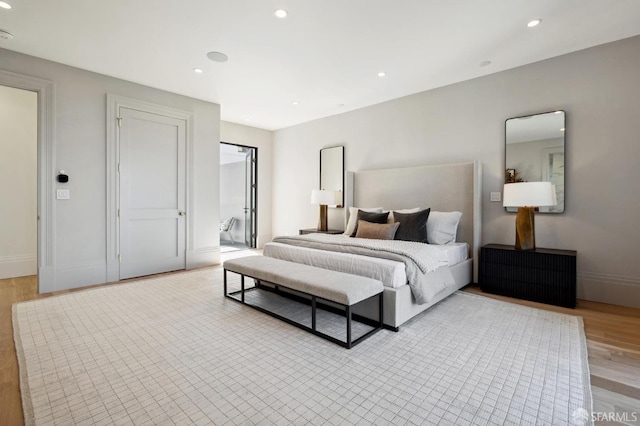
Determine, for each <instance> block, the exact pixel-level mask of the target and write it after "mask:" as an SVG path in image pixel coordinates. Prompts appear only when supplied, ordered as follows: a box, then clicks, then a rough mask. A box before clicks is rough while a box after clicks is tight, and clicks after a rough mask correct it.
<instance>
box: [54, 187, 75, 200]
mask: <svg viewBox="0 0 640 426" xmlns="http://www.w3.org/2000/svg"><path fill="white" fill-rule="evenodd" d="M56 198H57V199H58V200H68V199H69V198H71V191H70V190H69V189H58V190H57V191H56Z"/></svg>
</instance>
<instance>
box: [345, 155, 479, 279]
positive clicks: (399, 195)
mask: <svg viewBox="0 0 640 426" xmlns="http://www.w3.org/2000/svg"><path fill="white" fill-rule="evenodd" d="M481 167H482V165H481V163H480V162H478V161H475V162H473V163H459V164H444V165H433V166H420V167H407V168H399V169H383V170H367V171H361V172H347V176H346V183H347V185H346V189H345V195H346V201H345V204H346V206H347V207H352V206H356V207H378V206H382V207H384V208H385V209H388V210H394V209H406V208H413V207H420V208H428V207H430V208H431V210H432V211H442V212H446V211H454V210H457V211H460V212H462V218H461V220H460V225H459V227H458V235H457V240H458V241H464V242H466V243H468V244H469V247H470V250H471V253H470V254H471V256H472V257H473V259H474V262H473V263H474V266H473V269H474V281H475V282H478V274H477V273H478V266H477V265H478V262H477V259H478V251H479V248H480V244H481V239H482V238H481V231H482V208H481V204H480V202H481V189H482V185H481V177H482V169H481ZM345 212H348V209H345Z"/></svg>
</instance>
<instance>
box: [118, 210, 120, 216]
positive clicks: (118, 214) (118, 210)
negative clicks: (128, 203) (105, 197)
mask: <svg viewBox="0 0 640 426" xmlns="http://www.w3.org/2000/svg"><path fill="white" fill-rule="evenodd" d="M118 217H120V209H118Z"/></svg>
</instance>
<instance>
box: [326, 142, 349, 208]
mask: <svg viewBox="0 0 640 426" xmlns="http://www.w3.org/2000/svg"><path fill="white" fill-rule="evenodd" d="M320 189H325V190H327V191H336V192H338V198H337V201H335V202H333V203H331V204H329V206H332V207H333V206H335V207H342V206H343V205H344V199H343V193H344V146H333V147H330V148H322V149H321V150H320Z"/></svg>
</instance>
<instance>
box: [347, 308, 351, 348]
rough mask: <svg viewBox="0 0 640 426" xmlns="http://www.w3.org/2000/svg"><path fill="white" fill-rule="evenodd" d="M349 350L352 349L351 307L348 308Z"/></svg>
mask: <svg viewBox="0 0 640 426" xmlns="http://www.w3.org/2000/svg"><path fill="white" fill-rule="evenodd" d="M347 349H351V306H347Z"/></svg>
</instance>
